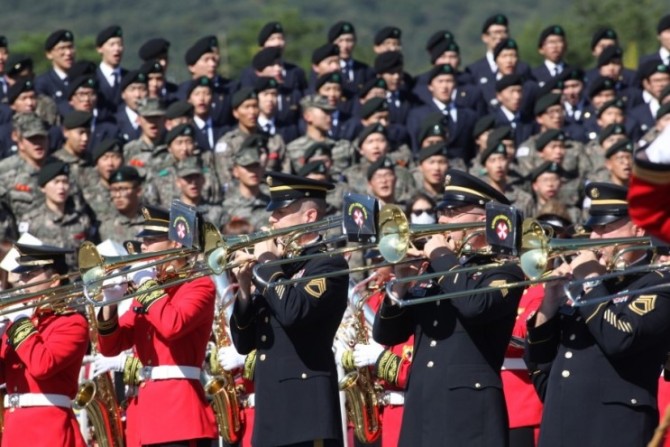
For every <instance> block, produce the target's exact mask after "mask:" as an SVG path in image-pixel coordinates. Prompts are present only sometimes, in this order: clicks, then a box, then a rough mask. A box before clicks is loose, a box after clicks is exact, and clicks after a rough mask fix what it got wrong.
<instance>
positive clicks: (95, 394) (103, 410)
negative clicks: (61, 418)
mask: <svg viewBox="0 0 670 447" xmlns="http://www.w3.org/2000/svg"><path fill="white" fill-rule="evenodd" d="M86 318H87V319H88V324H89V326H88V327H89V337H90V339H91V354H92V355H95V354H96V353H97V351H98V325H97V320H96V318H95V311H94V309H93V306H91V305H88V306H87V307H86ZM72 406H73V407H74V408H75V409H78V410H82V409H83V410H86V413H87V415H88V417H89V419H90V421H91V424H92V426H93V435H94V437H95V440H96V442H97V445H98V446H100V447H123V446H124V445H125V441H124V438H123V423H122V421H121V408H120V407H119V404H118V402H117V401H116V394H115V392H114V384H113V383H112V376H111V374H110V373H109V372H106V373H103V374H99V375H97V376H96V377H94V378H93V379H91V380H87V381H85V382H83V383H82V384H81V385H79V390H78V391H77V395H76V396H75V398H74V400H73V402H72Z"/></svg>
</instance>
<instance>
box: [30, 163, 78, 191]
mask: <svg viewBox="0 0 670 447" xmlns="http://www.w3.org/2000/svg"><path fill="white" fill-rule="evenodd" d="M59 175H68V176H69V175H70V165H68V164H67V163H65V162H62V161H61V160H58V159H56V158H53V159H50V160H49V161H47V163H46V164H45V165H44V166H42V168H41V169H40V170H39V172H38V173H37V184H38V185H40V187H42V186H44V185H46V184H47V183H49V182H50V181H51V180H53V179H54V178H55V177H58V176H59Z"/></svg>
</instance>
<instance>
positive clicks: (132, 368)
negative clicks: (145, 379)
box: [123, 356, 142, 386]
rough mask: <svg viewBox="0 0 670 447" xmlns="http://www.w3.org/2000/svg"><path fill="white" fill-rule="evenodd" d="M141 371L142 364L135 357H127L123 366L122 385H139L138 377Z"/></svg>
mask: <svg viewBox="0 0 670 447" xmlns="http://www.w3.org/2000/svg"><path fill="white" fill-rule="evenodd" d="M141 369H142V362H140V359H138V358H137V357H135V356H128V358H126V362H125V363H124V365H123V383H125V384H126V385H135V386H137V385H139V384H140V375H139V372H140V370H141Z"/></svg>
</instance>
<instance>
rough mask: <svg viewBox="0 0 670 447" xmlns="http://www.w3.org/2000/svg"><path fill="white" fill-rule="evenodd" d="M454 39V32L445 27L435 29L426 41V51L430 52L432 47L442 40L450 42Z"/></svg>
mask: <svg viewBox="0 0 670 447" xmlns="http://www.w3.org/2000/svg"><path fill="white" fill-rule="evenodd" d="M453 40H454V34H453V33H452V32H451V31H449V30H446V29H443V30H440V31H435V32H434V33H433V34H431V35H430V37H429V38H428V41H426V51H428V52H429V53H431V54H432V52H433V48H435V47H436V46H438V45H439V44H441V43H442V42H450V41H453Z"/></svg>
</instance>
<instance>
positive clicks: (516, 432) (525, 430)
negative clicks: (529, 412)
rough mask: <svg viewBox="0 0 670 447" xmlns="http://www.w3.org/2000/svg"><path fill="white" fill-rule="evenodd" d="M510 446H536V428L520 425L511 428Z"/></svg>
mask: <svg viewBox="0 0 670 447" xmlns="http://www.w3.org/2000/svg"><path fill="white" fill-rule="evenodd" d="M509 447H535V428H534V427H519V428H512V429H510V431H509Z"/></svg>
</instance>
